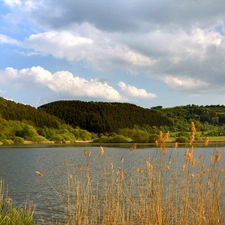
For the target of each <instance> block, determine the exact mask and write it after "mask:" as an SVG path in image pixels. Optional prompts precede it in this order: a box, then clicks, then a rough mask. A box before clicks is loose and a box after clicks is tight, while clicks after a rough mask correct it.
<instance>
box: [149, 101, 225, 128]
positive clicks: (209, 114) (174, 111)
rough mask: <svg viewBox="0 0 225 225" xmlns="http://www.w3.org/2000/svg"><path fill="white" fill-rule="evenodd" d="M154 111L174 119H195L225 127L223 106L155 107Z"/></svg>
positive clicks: (224, 107) (224, 109)
mask: <svg viewBox="0 0 225 225" xmlns="http://www.w3.org/2000/svg"><path fill="white" fill-rule="evenodd" d="M152 109H155V110H157V111H158V112H161V113H163V114H164V115H165V116H168V117H169V118H172V119H175V118H176V119H181V120H187V121H188V120H190V119H194V120H197V121H199V122H200V123H205V122H207V123H208V124H211V125H219V126H222V125H225V106H223V105H206V106H198V105H194V104H192V105H187V106H176V107H172V108H163V107H162V106H158V107H153V108H152Z"/></svg>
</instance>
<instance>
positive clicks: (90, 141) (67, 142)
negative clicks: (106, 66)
mask: <svg viewBox="0 0 225 225" xmlns="http://www.w3.org/2000/svg"><path fill="white" fill-rule="evenodd" d="M76 143H78V144H88V143H90V144H91V143H95V144H99V145H101V144H123V143H102V142H93V141H92V140H86V141H83V140H77V141H76V142H71V141H66V142H63V143H59V142H55V141H45V142H34V141H24V143H23V144H17V143H14V141H12V140H9V144H8V145H36V144H40V145H42V144H43V145H45V144H47V145H54V144H68V145H69V144H76ZM132 143H133V142H127V143H124V144H132ZM166 143H168V144H174V143H175V142H174V141H172V140H167V141H166ZM204 143H205V141H204V140H199V141H195V144H204ZM209 143H211V144H216V143H225V139H224V140H221V139H220V140H209ZM138 144H154V143H138ZM178 144H181V145H183V144H188V143H178ZM1 145H3V142H1V141H0V146H1ZM6 146H7V145H6Z"/></svg>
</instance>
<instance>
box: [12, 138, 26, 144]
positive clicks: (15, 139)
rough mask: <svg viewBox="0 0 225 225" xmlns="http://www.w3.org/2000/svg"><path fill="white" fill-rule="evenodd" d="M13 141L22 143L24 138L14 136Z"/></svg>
mask: <svg viewBox="0 0 225 225" xmlns="http://www.w3.org/2000/svg"><path fill="white" fill-rule="evenodd" d="M13 141H14V144H23V143H24V139H23V138H21V137H15V138H14V140H13Z"/></svg>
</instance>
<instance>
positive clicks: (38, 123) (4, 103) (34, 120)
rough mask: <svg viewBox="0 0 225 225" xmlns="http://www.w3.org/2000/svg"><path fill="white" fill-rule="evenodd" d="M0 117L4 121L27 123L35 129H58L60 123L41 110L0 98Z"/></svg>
mask: <svg viewBox="0 0 225 225" xmlns="http://www.w3.org/2000/svg"><path fill="white" fill-rule="evenodd" d="M0 117H2V118H4V119H6V120H18V121H24V122H26V123H29V124H31V125H33V126H35V127H41V128H43V127H52V128H58V127H59V124H61V123H62V121H61V120H60V119H59V118H56V117H55V116H53V115H50V114H48V113H46V112H45V111H43V110H37V109H36V108H34V107H32V106H29V105H24V104H21V103H15V102H14V101H10V100H7V99H4V98H2V97H0Z"/></svg>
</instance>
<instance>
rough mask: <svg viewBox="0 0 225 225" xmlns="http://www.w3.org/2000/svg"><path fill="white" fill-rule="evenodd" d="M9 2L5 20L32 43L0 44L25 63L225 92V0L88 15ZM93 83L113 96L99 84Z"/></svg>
mask: <svg viewBox="0 0 225 225" xmlns="http://www.w3.org/2000/svg"><path fill="white" fill-rule="evenodd" d="M4 2H5V3H6V4H8V5H9V6H11V7H15V9H13V8H12V9H11V12H10V13H8V14H7V15H4V18H5V19H6V20H7V18H8V19H9V21H12V19H13V20H15V22H18V23H21V24H19V25H20V27H23V28H25V29H28V30H29V32H27V33H29V36H27V38H25V39H24V40H22V41H21V42H19V41H17V40H15V39H13V38H10V37H8V36H6V35H4V34H1V35H0V43H2V44H12V45H17V47H20V48H21V49H19V50H20V52H21V51H24V52H23V53H24V54H26V55H27V56H33V55H36V56H38V55H52V56H53V57H55V58H57V59H66V60H68V61H70V62H78V63H80V64H81V65H82V66H85V67H92V68H93V69H94V70H98V71H107V70H126V71H129V72H130V73H135V74H139V73H140V74H142V75H146V76H148V77H151V78H154V79H158V80H160V81H162V82H163V83H165V84H166V85H168V86H169V87H170V88H172V89H173V90H175V89H176V90H177V91H178V90H179V91H180V92H182V91H185V90H190V89H192V90H193V91H196V92H197V91H212V90H218V89H220V90H222V89H223V85H222V84H223V83H224V82H225V78H224V71H225V64H224V62H225V36H224V34H223V32H224V27H225V26H224V21H225V16H224V15H225V14H224V12H223V8H222V7H221V6H223V0H215V1H213V2H212V1H209V0H204V1H202V0H200V3H201V7H197V6H198V4H200V3H199V1H184V2H182V3H180V1H179V0H169V1H168V2H167V3H163V2H162V1H150V2H151V3H152V4H149V2H148V1H146V0H141V1H137V2H135V1H131V2H130V1H126V0H125V1H123V3H121V4H122V5H121V6H123V7H121V8H119V9H118V1H112V2H111V3H107V4H105V3H104V1H97V2H93V1H88V3H89V4H88V7H87V4H86V3H84V2H82V1H81V2H79V1H78V2H77V1H61V0H60V1H59V0H54V1H52V0H49V1H47V2H46V1H41V0H40V1H35V0H29V1H28V0H26V1H25V0H5V1H4ZM104 4H105V5H104ZM103 5H104V7H103ZM53 6H54V7H53ZM150 6H151V7H150ZM95 9H96V10H95ZM102 9H104V10H102ZM50 11H51V13H49V12H50ZM71 12H73V13H71ZM112 15H115V16H114V17H113V19H112ZM18 18H19V19H18ZM25 21H26V22H25ZM34 24H35V25H34ZM30 25H32V27H31V28H30V27H29V26H30ZM218 26H219V27H221V31H218V29H216V27H218ZM12 30H13V29H12ZM34 30H35V31H34ZM31 33H32V35H30V34H31ZM17 50H18V49H17ZM52 75H53V74H51V76H52ZM64 75H65V74H64ZM168 75H169V76H168ZM21 76H22V75H21ZM65 76H66V75H65ZM56 77H57V76H56ZM39 79H41V78H40V77H39ZM74 79H75V78H74ZM80 79H84V78H80ZM32 82H34V80H32ZM35 82H36V84H37V83H39V84H40V83H41V82H39V81H37V80H36V81H35ZM68 82H69V81H68ZM76 82H81V84H82V85H83V83H85V82H83V81H82V80H78V81H76ZM82 82H83V83H82ZM87 82H89V83H90V84H92V85H94V86H95V85H97V84H99V85H100V86H101V88H103V89H104V88H105V89H107V90H110V88H109V87H110V86H104V85H103V84H104V83H98V81H97V80H88V81H87ZM105 84H107V83H105ZM55 85H56V84H55ZM68 85H71V86H72V84H71V82H69V83H68ZM53 86H54V85H53ZM205 87H207V90H205ZM218 87H220V88H218ZM127 89H128V88H127ZM200 89H201V90H200ZM65 92H66V90H65V91H64V93H65ZM109 93H111V92H110V91H109ZM87 94H88V93H87ZM88 95H90V94H88ZM109 95H110V94H109ZM144 95H145V94H143V96H144Z"/></svg>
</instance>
